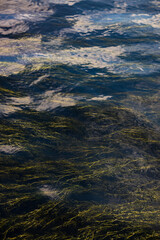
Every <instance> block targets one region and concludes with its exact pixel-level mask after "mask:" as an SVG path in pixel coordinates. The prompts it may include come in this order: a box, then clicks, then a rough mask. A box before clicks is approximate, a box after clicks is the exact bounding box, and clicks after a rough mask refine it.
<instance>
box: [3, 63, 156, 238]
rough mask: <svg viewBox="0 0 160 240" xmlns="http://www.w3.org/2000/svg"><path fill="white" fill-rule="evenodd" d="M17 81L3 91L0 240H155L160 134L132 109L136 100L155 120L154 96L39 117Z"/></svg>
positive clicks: (61, 109)
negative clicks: (146, 107) (130, 105)
mask: <svg viewBox="0 0 160 240" xmlns="http://www.w3.org/2000/svg"><path fill="white" fill-rule="evenodd" d="M59 67H60V66H59ZM59 67H58V68H57V71H59V70H58V69H59ZM61 67H63V66H61ZM43 71H44V70H43ZM50 71H54V73H55V74H58V73H56V72H55V69H53V70H50ZM34 74H36V75H38V74H39V72H37V71H36V72H35V73H33V72H32V75H33V76H34ZM79 74H81V72H79ZM22 76H23V78H25V76H26V77H27V79H30V75H29V76H28V73H27V74H26V73H22ZM87 76H88V75H86V78H87ZM88 77H89V76H88ZM4 78H5V77H4ZM16 79H17V76H16V75H15V76H12V77H11V79H10V81H8V87H6V86H4V85H5V84H2V85H3V86H2V87H1V88H0V92H1V94H2V96H3V97H4V99H10V98H12V104H11V103H10V104H9V105H8V108H9V109H8V112H6V111H7V110H6V108H5V112H3V111H2V113H1V114H2V115H3V117H2V118H1V119H0V135H1V146H0V151H1V158H0V162H1V172H0V179H1V181H0V182H1V184H0V191H1V193H0V196H1V203H0V210H1V211H0V212H1V220H0V232H1V236H2V237H1V239H3V240H4V239H27V240H28V239H33V238H35V239H159V237H160V230H159V229H160V208H159V206H160V194H159V191H160V188H159V181H160V178H159V177H160V167H159V157H160V133H159V131H158V125H157V124H154V125H153V124H152V120H151V119H150V117H147V116H146V114H145V111H144V113H143V114H142V112H140V111H139V112H138V107H137V109H135V108H134V107H129V102H130V101H131V98H133V96H134V98H135V100H134V101H135V103H136V100H137V99H138V100H137V101H138V102H139V105H140V106H141V107H142V106H144V107H145V104H146V101H147V106H148V108H150V109H151V108H152V112H153V111H154V109H155V108H156V104H157V99H156V96H157V95H156V94H155V93H154V94H152V96H151V97H148V99H147V100H146V99H145V96H144V97H143V96H142V97H141V99H139V98H138V96H137V97H136V95H133V96H128V100H126V101H125V102H124V98H123V96H120V97H119V99H120V100H119V103H118V104H117V101H116V100H113V99H112V98H110V99H108V100H107V101H94V100H91V98H90V101H88V102H86V101H83V99H82V101H80V100H79V102H76V103H75V104H73V105H69V106H67V105H65V106H63V107H60V106H59V105H56V107H55V108H53V109H52V110H50V111H46V110H45V112H44V110H43V109H42V110H37V109H36V108H34V104H33V105H32V104H31V101H29V100H28V98H26V95H27V94H28V92H25V91H24V89H23V88H22V89H21V92H20V91H15V90H14V88H13V90H11V89H10V88H11V86H12V84H13V83H15V82H16ZM25 81H26V82H27V80H25ZM48 81H49V80H48ZM59 81H60V80H59ZM117 81H118V80H117ZM4 82H5V81H4ZM126 82H130V79H129V78H128V80H127V79H126ZM2 83H3V82H2ZM55 84H56V81H55ZM152 84H153V83H152ZM55 94H56V93H55ZM122 95H123V94H122ZM73 96H74V94H73V95H72V97H73ZM154 96H155V97H154ZM48 98H49V99H50V101H51V96H50V95H48ZM143 98H144V100H143ZM125 99H127V98H125ZM13 100H14V101H13ZM3 101H4V100H3ZM45 101H46V100H45ZM149 102H150V104H149ZM140 103H141V104H140ZM27 104H28V105H27ZM29 104H30V105H29ZM39 104H41V103H39ZM20 105H21V107H20ZM125 105H126V106H125ZM153 114H154V113H153Z"/></svg>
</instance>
